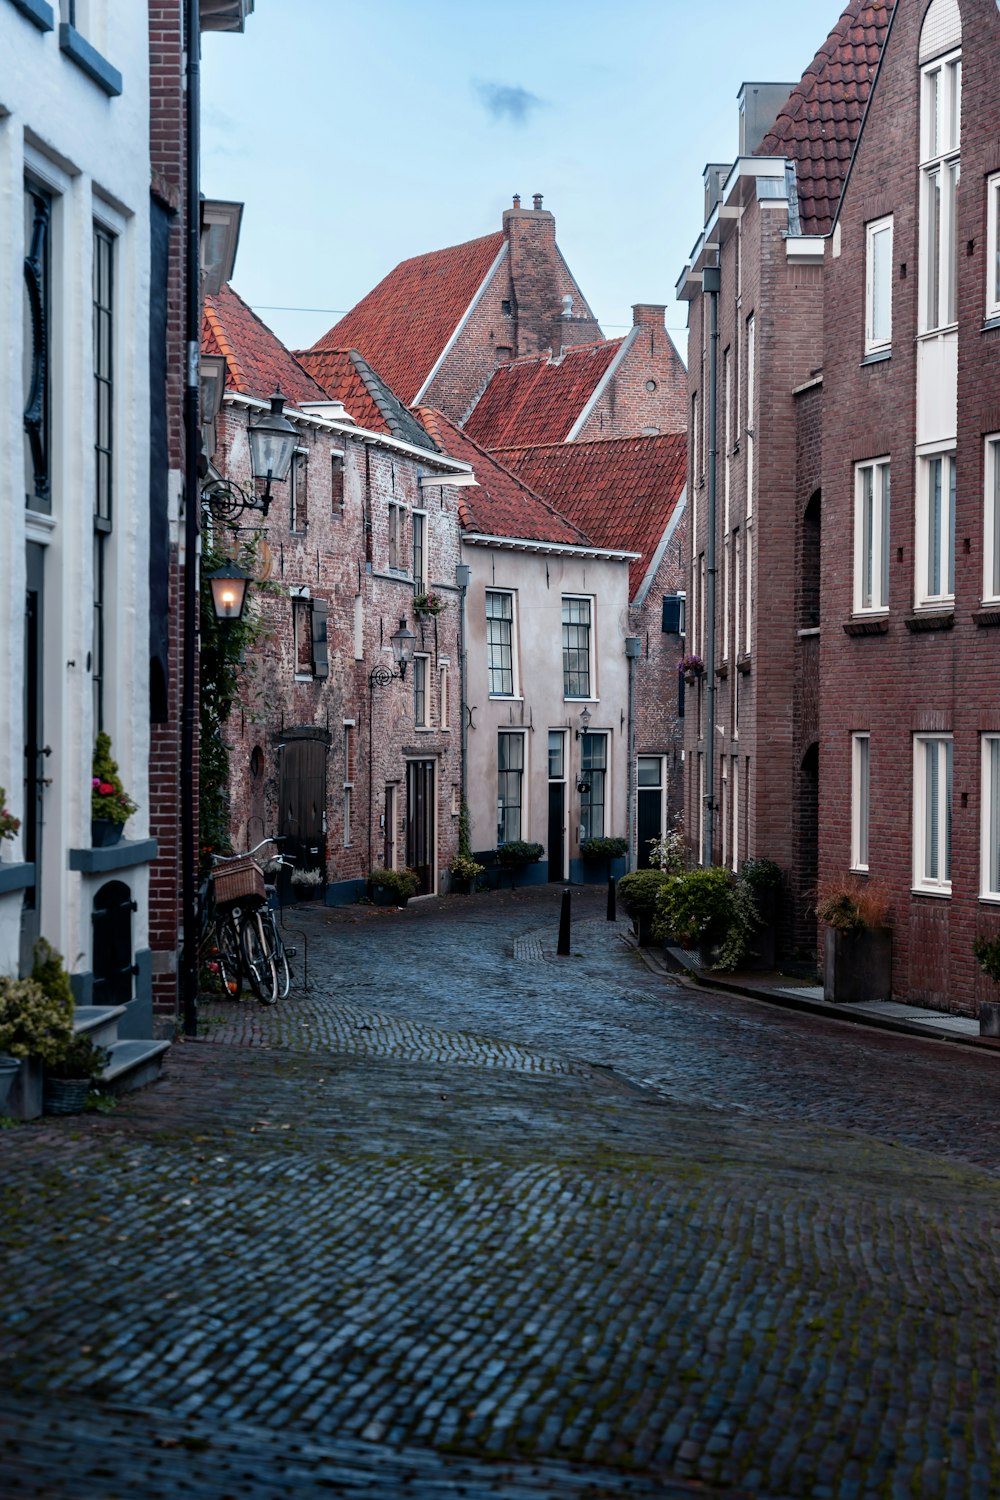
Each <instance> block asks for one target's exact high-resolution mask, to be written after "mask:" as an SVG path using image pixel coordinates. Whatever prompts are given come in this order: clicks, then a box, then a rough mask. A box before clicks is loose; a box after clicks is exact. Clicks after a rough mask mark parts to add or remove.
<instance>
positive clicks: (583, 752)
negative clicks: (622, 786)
mask: <svg viewBox="0 0 1000 1500" xmlns="http://www.w3.org/2000/svg"><path fill="white" fill-rule="evenodd" d="M607 777H608V737H607V735H606V734H582V735H581V736H580V782H581V785H583V786H585V787H586V788H587V790H586V791H585V792H581V793H580V824H581V827H580V838H581V840H583V839H600V838H603V837H604V812H605V799H606V796H607Z"/></svg>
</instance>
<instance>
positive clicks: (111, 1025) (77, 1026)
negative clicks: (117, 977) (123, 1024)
mask: <svg viewBox="0 0 1000 1500" xmlns="http://www.w3.org/2000/svg"><path fill="white" fill-rule="evenodd" d="M124 1014H125V1006H124V1005H78V1006H77V1007H76V1010H75V1011H74V1012H73V1030H74V1031H75V1032H76V1033H77V1035H78V1036H79V1035H80V1034H81V1033H82V1034H83V1035H84V1036H85V1037H87V1038H88V1039H89V1040H90V1041H92V1042H93V1043H94V1046H95V1047H110V1046H112V1045H113V1044H114V1043H115V1042H117V1040H118V1019H119V1017H120V1016H123V1015H124Z"/></svg>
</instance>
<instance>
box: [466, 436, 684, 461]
mask: <svg viewBox="0 0 1000 1500" xmlns="http://www.w3.org/2000/svg"><path fill="white" fill-rule="evenodd" d="M687 436H688V435H687V432H686V431H685V432H629V433H625V434H623V435H622V436H621V437H611V438H574V439H573V441H572V442H571V443H566V442H563V443H505V444H504V446H503V447H502V448H490V449H488V450H487V451H488V452H489V453H490V454H492V455H495V454H497V453H526V452H527V450H528V449H529V448H531V449H533V450H536V451H540V450H541V449H543V448H566V449H570V448H612V447H614V446H615V445H616V444H618V443H662V442H666V441H674V442H677V441H683V442H685V443H686V442H687ZM469 441H470V442H472V441H474V440H473V439H472V438H470V439H469Z"/></svg>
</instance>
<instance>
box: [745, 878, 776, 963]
mask: <svg viewBox="0 0 1000 1500" xmlns="http://www.w3.org/2000/svg"><path fill="white" fill-rule="evenodd" d="M754 900H755V901H756V904H757V914H758V916H759V917H760V919H761V921H762V922H763V924H764V925H763V926H762V927H755V928H754V930H753V933H752V934H751V937H750V947H751V951H750V952H749V953H747V954H745V955H744V957H743V958H742V959H741V960H740V968H741V969H750V970H751V971H754V970H756V971H758V972H760V971H765V972H767V973H770V972H771V971H772V970H773V969H774V966H775V957H776V953H777V940H778V892H777V891H775V890H763V891H761V892H760V893H759V894H758V895H756V896H755V897H754Z"/></svg>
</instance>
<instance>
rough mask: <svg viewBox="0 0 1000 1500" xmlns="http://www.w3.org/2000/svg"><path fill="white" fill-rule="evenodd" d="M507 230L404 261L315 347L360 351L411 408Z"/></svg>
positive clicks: (477, 288)
mask: <svg viewBox="0 0 1000 1500" xmlns="http://www.w3.org/2000/svg"><path fill="white" fill-rule="evenodd" d="M503 243H504V237H503V231H502V230H498V231H497V232H496V233H495V234H487V235H484V236H483V237H482V239H478V240H469V241H468V242H467V243H466V244H464V245H450V246H449V247H448V248H447V249H446V250H434V251H432V252H431V253H430V254H429V255H417V256H415V257H414V258H413V259H412V260H404V261H402V262H401V264H400V265H398V266H397V267H396V268H395V270H394V271H390V272H389V274H388V276H385V277H383V279H382V280H381V281H380V282H379V284H378V286H376V287H373V288H372V290H371V291H370V292H369V293H368V295H367V296H366V297H362V299H361V301H360V302H359V303H358V304H357V306H356V307H354V308H352V309H351V311H350V312H349V313H347V314H346V315H345V316H344V317H343V318H341V320H340V322H339V323H335V324H334V326H333V327H332V328H331V329H330V330H329V332H328V333H326V334H324V336H323V337H322V338H321V339H317V340H316V342H315V344H314V345H313V349H316V350H320V349H357V350H358V351H359V352H360V353H361V354H362V355H364V357H365V359H367V360H369V361H370V362H371V364H373V365H374V367H375V369H376V370H377V371H378V373H379V375H380V376H381V377H382V379H383V380H385V381H386V382H388V384H389V385H390V386H391V387H392V389H393V390H394V391H396V392H398V394H399V395H400V397H401V398H402V399H403V401H405V402H406V403H407V405H409V404H410V403H411V402H412V401H413V400H414V399H415V397H416V394H417V392H418V391H419V390H420V387H421V386H422V385H423V383H424V381H425V380H426V379H427V376H428V375H429V374H430V372H431V370H432V369H433V367H434V364H435V361H436V360H437V358H438V356H439V355H440V354H441V353H442V351H443V350H444V348H445V346H446V344H447V343H448V340H449V339H450V338H451V336H452V334H453V333H454V331H455V329H456V328H457V327H458V324H459V322H460V320H461V318H462V315H463V314H464V313H465V311H466V309H467V308H468V306H469V304H470V302H471V301H472V299H473V297H474V296H475V295H476V292H477V291H478V290H479V288H480V286H481V285H482V283H483V282H484V280H485V279H486V275H487V273H488V271H489V269H490V267H491V266H492V264H493V262H494V261H495V260H496V258H497V256H498V254H499V253H500V248H501V246H502V245H503Z"/></svg>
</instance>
